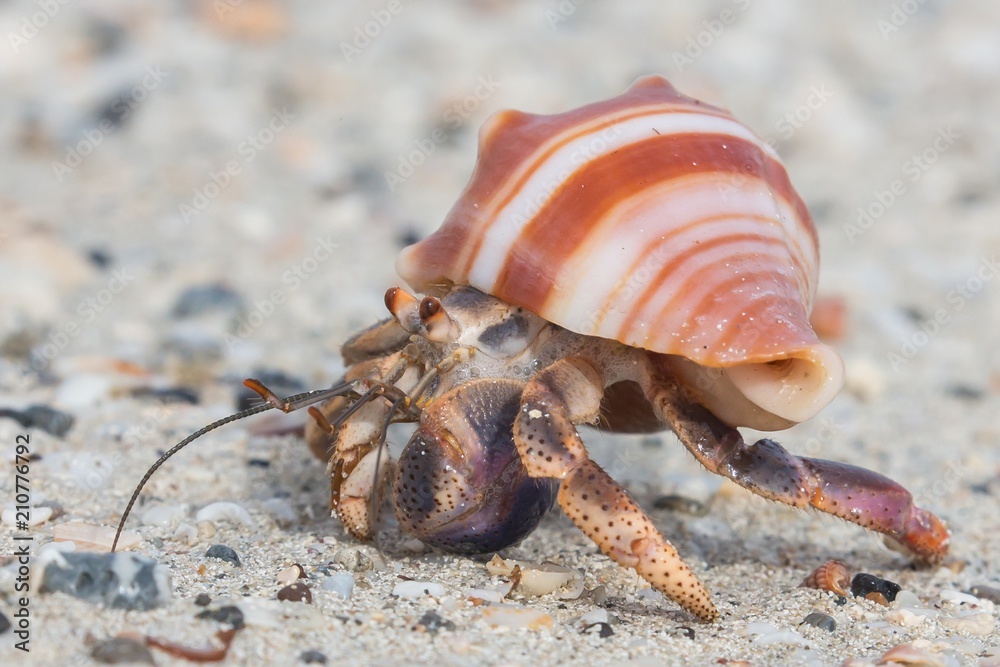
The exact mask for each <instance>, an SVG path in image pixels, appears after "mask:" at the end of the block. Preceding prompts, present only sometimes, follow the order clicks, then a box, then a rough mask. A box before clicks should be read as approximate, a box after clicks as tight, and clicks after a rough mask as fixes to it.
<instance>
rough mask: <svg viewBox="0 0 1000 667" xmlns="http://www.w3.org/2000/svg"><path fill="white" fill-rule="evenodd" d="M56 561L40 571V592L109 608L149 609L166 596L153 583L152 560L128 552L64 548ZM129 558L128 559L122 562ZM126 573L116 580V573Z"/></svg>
mask: <svg viewBox="0 0 1000 667" xmlns="http://www.w3.org/2000/svg"><path fill="white" fill-rule="evenodd" d="M60 559H61V561H62V562H65V563H66V566H65V567H63V566H62V565H61V564H60V562H61V561H60V560H54V561H50V562H49V563H48V564H47V565H46V567H45V570H44V572H42V583H41V586H40V588H39V592H41V593H66V594H68V595H72V596H73V597H77V598H80V599H81V600H86V601H87V602H93V603H96V604H103V605H105V606H107V607H111V608H112V609H138V610H142V611H145V610H147V609H153V608H154V607H157V606H159V605H161V604H163V603H164V602H166V599H165V597H161V595H169V584H167V590H166V591H164V590H161V589H160V587H159V586H158V585H157V578H158V577H157V573H156V569H157V568H159V567H162V566H160V565H159V564H158V563H157V562H156V561H155V560H152V559H151V558H146V557H145V556H139V555H137V554H129V553H113V554H112V553H105V554H97V553H86V552H73V551H67V552H63V553H61V554H60ZM125 561H131V562H125ZM122 571H124V572H129V573H131V575H132V578H131V579H130V580H128V581H122V580H121V579H119V576H118V573H119V572H122ZM158 576H159V578H160V581H161V582H163V581H164V579H166V577H167V574H166V573H165V572H164V571H161V572H160V573H159V575H158Z"/></svg>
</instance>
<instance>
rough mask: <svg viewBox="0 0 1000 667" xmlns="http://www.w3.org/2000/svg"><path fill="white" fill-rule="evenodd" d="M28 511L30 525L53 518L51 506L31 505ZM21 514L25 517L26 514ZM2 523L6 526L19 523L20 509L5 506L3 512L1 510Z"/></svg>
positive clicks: (0, 521) (0, 518) (0, 519)
mask: <svg viewBox="0 0 1000 667" xmlns="http://www.w3.org/2000/svg"><path fill="white" fill-rule="evenodd" d="M27 513H28V521H27V524H28V526H38V525H40V524H43V523H45V522H46V521H48V520H49V519H50V518H52V508H51V507H30V508H29V509H28V510H27ZM21 516H22V517H23V516H24V514H23V513H22V514H21ZM0 523H3V524H4V525H5V526H16V525H18V511H17V510H16V509H15V508H14V507H5V508H4V510H3V512H0Z"/></svg>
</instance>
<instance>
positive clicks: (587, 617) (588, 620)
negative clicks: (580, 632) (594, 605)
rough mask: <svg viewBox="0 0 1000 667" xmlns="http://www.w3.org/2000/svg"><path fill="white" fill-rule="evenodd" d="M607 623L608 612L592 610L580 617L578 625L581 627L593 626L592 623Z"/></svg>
mask: <svg viewBox="0 0 1000 667" xmlns="http://www.w3.org/2000/svg"><path fill="white" fill-rule="evenodd" d="M607 622H608V610H607V609H600V608H598V609H592V610H590V611H588V612H587V613H586V614H584V615H583V616H581V617H580V623H582V624H583V625H593V624H594V623H607Z"/></svg>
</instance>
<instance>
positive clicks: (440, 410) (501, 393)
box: [393, 379, 558, 553]
mask: <svg viewBox="0 0 1000 667" xmlns="http://www.w3.org/2000/svg"><path fill="white" fill-rule="evenodd" d="M520 393H521V386H520V385H519V384H518V383H517V382H514V381H512V380H496V379H490V380H478V381H475V382H470V383H467V384H464V385H462V386H461V387H458V388H457V389H455V390H453V391H451V392H449V393H448V394H446V395H445V396H444V397H442V398H440V399H438V400H436V401H435V402H434V403H432V404H431V406H430V407H428V408H427V409H426V410H425V411H424V413H423V415H422V416H421V419H420V426H419V428H418V429H417V431H416V432H415V433H414V434H413V437H412V438H411V439H410V442H409V443H408V444H407V446H406V449H404V450H403V454H402V456H401V457H400V461H399V472H398V475H397V476H396V483H395V487H394V489H393V493H394V495H395V501H396V502H395V506H396V516H397V518H398V519H399V523H400V525H401V527H402V528H403V530H404V531H405V532H407V533H409V534H411V535H413V536H415V537H417V538H419V539H420V540H422V541H423V542H426V543H427V544H429V545H431V546H434V547H439V548H441V549H445V550H447V551H450V552H455V553H485V552H490V551H496V550H498V549H503V548H504V547H507V546H510V545H512V544H515V543H517V542H519V541H520V540H522V539H523V538H524V537H525V536H527V535H528V533H530V532H531V531H532V530H534V529H535V527H536V526H537V525H538V522H539V521H541V519H542V517H543V516H544V515H545V513H546V512H548V511H549V509H550V508H551V507H552V504H553V501H554V500H555V497H556V493H557V491H558V482H556V481H555V480H550V479H533V478H531V477H529V476H528V473H527V471H526V470H525V468H524V466H523V465H522V463H521V459H520V457H519V456H518V453H517V448H516V447H515V446H514V438H513V434H512V425H513V423H514V420H515V418H516V417H517V413H518V408H519V400H520Z"/></svg>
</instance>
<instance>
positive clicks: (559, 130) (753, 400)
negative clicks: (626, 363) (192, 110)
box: [397, 76, 843, 428]
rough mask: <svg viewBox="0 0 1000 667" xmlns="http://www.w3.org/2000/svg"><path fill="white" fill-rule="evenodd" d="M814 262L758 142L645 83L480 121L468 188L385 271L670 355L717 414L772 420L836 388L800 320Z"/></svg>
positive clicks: (805, 222) (806, 408)
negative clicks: (569, 104) (464, 289)
mask: <svg viewBox="0 0 1000 667" xmlns="http://www.w3.org/2000/svg"><path fill="white" fill-rule="evenodd" d="M818 263H819V250H818V243H817V236H816V230H815V228H814V226H813V223H812V219H811V218H810V216H809V212H808V210H807V209H806V206H805V204H804V203H803V202H802V200H801V198H800V197H799V196H798V194H797V193H796V192H795V190H794V189H793V188H792V185H791V182H790V181H789V179H788V175H787V173H786V171H785V168H784V166H783V165H782V164H781V162H780V161H779V159H778V156H777V154H776V153H775V152H774V150H773V149H772V148H771V146H769V145H768V144H766V143H765V142H764V141H762V140H761V139H759V138H758V137H757V136H756V135H755V134H754V133H753V132H752V131H751V130H749V129H748V128H747V127H746V126H744V125H742V124H741V123H739V122H738V121H736V120H735V119H734V118H733V117H732V116H731V115H730V114H729V113H728V112H727V111H725V110H723V109H720V108H718V107H714V106H711V105H709V104H705V103H703V102H699V101H698V100H695V99H693V98H690V97H687V96H685V95H683V94H681V93H679V92H677V90H676V89H675V88H674V87H673V86H671V85H670V83H668V82H667V81H666V80H665V79H663V78H662V77H658V76H647V77H643V78H641V79H639V80H638V81H636V82H635V84H633V85H632V87H631V88H629V89H628V90H627V91H626V92H625V93H624V94H622V95H620V96H618V97H615V98H612V99H610V100H606V101H602V102H597V103H595V104H590V105H587V106H584V107H581V108H579V109H575V110H572V111H568V112H565V113H561V114H554V115H535V114H527V113H522V112H519V111H500V112H498V113H496V114H494V115H493V116H491V117H490V118H489V119H488V120H487V121H486V123H485V125H484V126H483V128H482V130H481V131H480V134H479V157H478V160H477V164H476V169H475V171H474V173H473V175H472V179H471V180H470V182H469V184H468V185H467V186H466V188H465V191H464V192H463V193H462V195H461V197H460V198H459V200H458V202H457V203H456V204H455V206H454V207H453V208H452V210H451V211H450V212H449V214H448V216H447V217H446V219H445V221H444V224H443V225H442V226H441V227H440V229H438V230H437V231H436V232H435V233H434V234H432V235H431V236H430V237H428V238H427V239H425V240H423V241H421V242H419V243H417V244H415V245H413V246H410V247H408V248H406V249H404V250H403V251H402V253H401V254H400V256H399V259H398V261H397V270H398V271H399V274H400V276H402V278H403V279H404V280H406V281H407V282H408V283H409V284H410V285H411V286H412V287H414V288H416V289H418V290H421V291H425V292H433V291H435V290H436V289H438V288H439V286H440V285H442V284H447V283H455V284H468V285H472V286H473V287H476V288H478V289H480V290H482V291H484V292H487V293H489V294H492V295H493V296H496V297H498V298H500V299H503V300H505V301H508V302H510V303H513V304H516V305H519V306H523V307H525V308H527V309H528V310H531V311H532V312H534V313H537V314H538V315H540V316H542V317H544V318H545V319H547V320H549V321H551V322H554V323H556V324H558V325H560V326H563V327H565V328H567V329H570V330H571V331H575V332H577V333H580V334H584V335H590V336H599V337H602V338H610V339H615V340H618V341H621V342H622V343H625V344H626V345H631V346H635V347H640V348H644V349H647V350H650V351H653V352H658V353H662V354H666V355H677V356H678V357H683V358H684V359H687V360H689V361H690V362H693V364H689V363H686V362H681V361H678V362H677V364H675V365H677V367H678V369H679V372H680V373H681V374H682V375H684V376H685V378H686V379H687V381H688V383H689V384H692V383H693V384H694V385H696V386H698V387H701V392H702V396H701V398H702V400H703V401H704V403H705V404H706V406H707V407H709V408H710V409H713V410H714V411H716V413H717V414H718V415H719V416H720V418H722V419H724V420H726V421H729V422H730V423H733V424H735V425H746V426H754V427H757V428H779V427H784V426H787V425H789V424H790V423H793V422H798V421H803V420H805V419H808V418H809V417H811V416H813V415H814V414H815V413H816V412H818V411H819V410H820V409H822V408H823V407H824V406H825V405H826V404H827V403H829V401H830V400H832V398H833V396H834V395H835V394H836V393H837V391H839V389H840V386H841V384H842V382H843V365H842V362H841V360H840V357H839V355H837V353H836V352H835V351H834V350H833V349H832V348H830V347H828V346H826V345H824V344H822V343H821V342H820V341H819V340H818V338H817V337H816V334H815V333H814V332H813V330H812V328H811V326H810V325H809V319H808V315H809V311H810V309H811V307H812V301H813V297H814V295H815V290H816V278H817V272H818ZM709 369H721V372H720V371H718V370H715V371H714V372H713V371H710V370H709ZM744 399H745V400H744ZM747 401H748V402H749V405H745V404H746V403H747Z"/></svg>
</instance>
